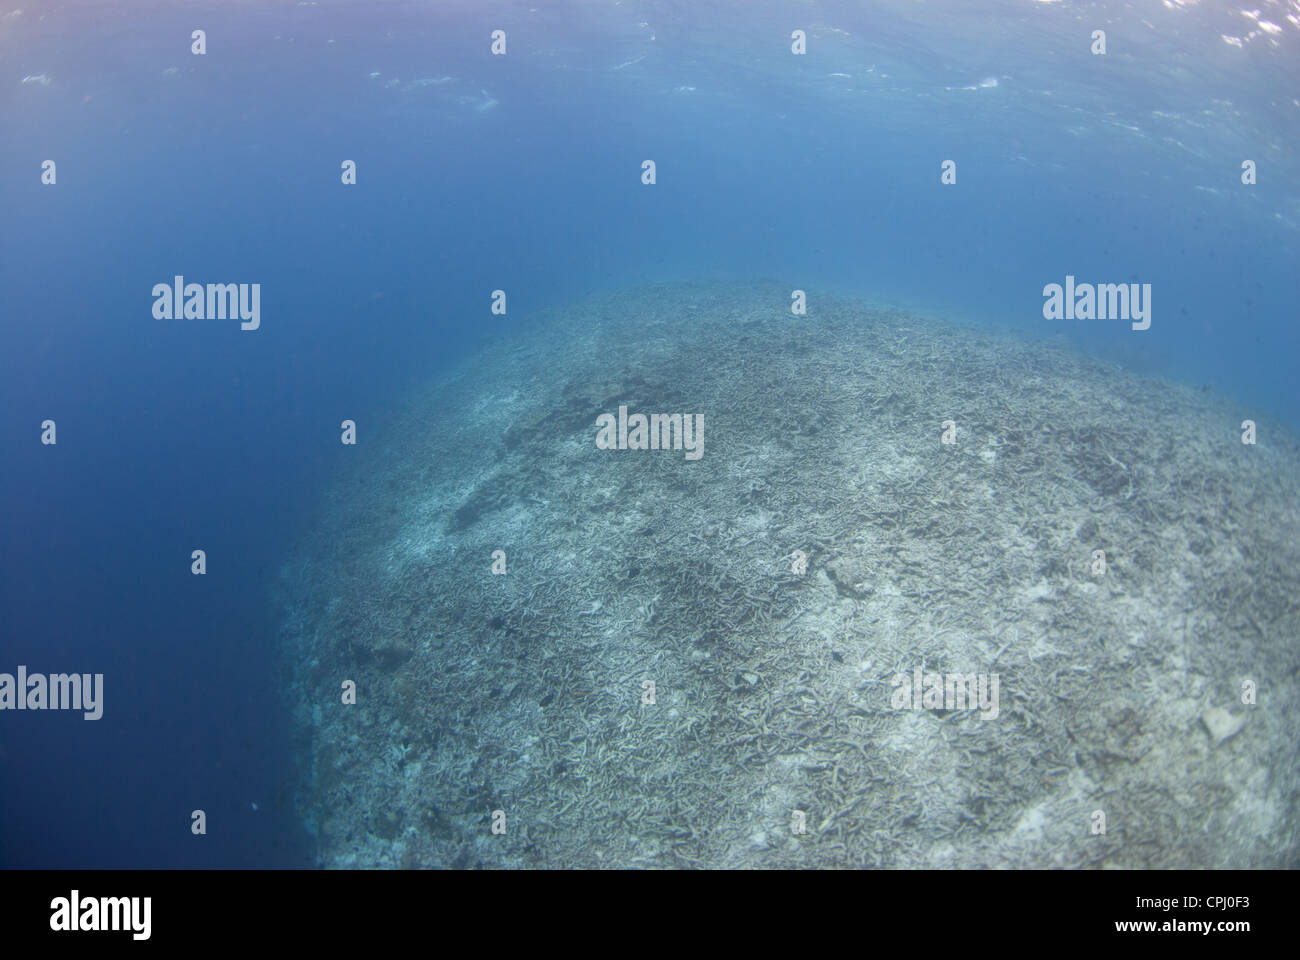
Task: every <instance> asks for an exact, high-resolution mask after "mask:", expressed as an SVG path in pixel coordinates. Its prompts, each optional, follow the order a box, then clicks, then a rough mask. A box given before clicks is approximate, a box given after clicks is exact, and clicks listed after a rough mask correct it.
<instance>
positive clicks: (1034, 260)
mask: <svg viewBox="0 0 1300 960" xmlns="http://www.w3.org/2000/svg"><path fill="white" fill-rule="evenodd" d="M20 5H21V12H19V11H18V8H19V6H20ZM1256 10H1257V11H1258V13H1257V14H1255V15H1253V16H1252V15H1247V14H1248V13H1249V11H1256ZM1243 11H1246V12H1243ZM1298 25H1300V3H1296V2H1295V0H1286V2H1271V0H1256V2H1253V3H1251V4H1248V5H1246V6H1245V7H1243V6H1242V5H1240V4H1232V3H1225V2H1203V3H1182V2H1172V0H1171V2H1169V3H1161V2H1156V0H1152V2H1146V0H1131V2H1127V3H1118V2H1100V3H1074V2H1069V0H1064V2H1060V3H1035V2H1031V0H1016V2H1012V0H999V2H985V0H953V2H930V3H907V2H901V0H890V2H868V3H820V4H787V3H770V2H751V0H745V2H736V3H722V2H715V0H709V2H707V3H633V2H622V3H615V2H584V3H571V4H570V3H551V2H547V0H533V2H532V3H480V2H474V3H468V2H467V3H444V2H439V3H404V2H398V3H325V2H320V3H313V4H305V5H296V6H294V5H278V4H277V5H270V4H247V5H232V4H224V3H223V4H216V3H193V4H186V5H184V7H183V8H180V7H178V5H173V4H156V5H155V4H150V3H132V4H129V5H112V6H108V5H94V4H57V5H55V4H45V3H33V2H23V3H21V4H20V3H19V0H8V2H5V3H0V145H2V146H3V149H2V150H0V211H3V216H2V217H0V279H2V280H3V305H4V308H3V326H2V328H0V330H2V337H3V339H2V340H0V458H2V460H0V503H2V504H3V510H0V672H13V671H14V670H15V668H16V667H17V666H18V665H19V664H24V665H26V666H27V667H28V669H29V670H30V671H42V672H61V671H64V670H76V671H84V672H92V673H101V672H102V673H103V674H104V675H105V678H106V679H105V687H106V693H105V707H104V717H103V718H102V719H100V720H98V721H85V720H82V719H81V718H80V716H79V715H75V714H60V713H54V712H44V713H16V712H10V711H5V712H4V713H0V864H3V865H24V866H74V865H77V866H82V865H84V866H137V865H140V866H210V865H232V866H234V865H259V866H270V865H283V866H288V865H299V864H304V863H307V862H308V861H309V857H310V845H309V838H308V837H307V834H306V832H305V831H304V830H303V828H302V826H301V824H300V823H299V818H298V811H297V810H296V804H295V802H294V799H293V796H292V790H291V785H292V779H293V774H292V760H293V752H294V749H295V748H294V747H293V745H291V743H290V741H289V716H288V708H287V705H286V703H285V697H286V693H285V689H284V675H283V672H282V670H281V668H280V664H279V661H278V659H277V655H276V641H277V629H278V622H277V610H276V609H275V607H274V605H273V603H272V602H271V599H270V596H269V593H270V588H271V585H272V584H273V582H274V579H275V577H276V576H277V573H278V571H279V569H280V566H281V565H282V564H283V563H284V561H285V558H286V556H287V554H288V552H289V551H290V550H291V547H292V544H293V542H294V540H295V537H296V536H298V535H299V534H301V532H302V531H303V530H304V529H305V528H306V527H307V525H309V524H311V523H316V522H321V521H320V519H319V516H318V514H317V513H316V509H317V507H318V499H317V498H318V497H319V495H320V493H321V491H322V490H323V489H324V487H325V485H326V484H327V483H328V481H329V479H330V477H331V476H332V475H333V471H334V470H335V469H336V467H337V466H338V465H339V464H341V463H342V462H343V460H344V458H345V457H347V456H348V454H347V453H346V451H347V450H348V449H349V448H345V447H341V446H340V444H339V443H338V432H339V424H340V422H341V421H342V420H344V419H346V418H350V419H353V420H355V421H357V423H358V424H359V425H360V426H361V430H362V436H363V438H364V437H365V436H366V435H367V433H370V434H371V435H374V433H377V432H378V431H381V430H382V426H383V423H384V421H385V418H386V417H387V416H388V415H389V414H390V413H392V412H394V411H396V410H399V409H401V406H402V402H403V399H404V397H405V396H406V395H407V392H408V391H409V390H411V389H412V388H413V387H415V386H416V385H418V384H421V383H423V382H425V381H427V380H428V378H429V377H430V376H432V375H434V374H436V373H437V372H438V371H439V370H441V369H444V368H446V367H447V365H448V364H450V363H452V362H454V361H455V360H456V359H457V358H458V357H460V356H463V355H464V354H465V353H466V352H467V351H469V350H471V349H474V348H475V347H477V346H479V345H482V344H485V343H492V342H494V341H496V340H499V339H502V338H505V337H508V336H509V335H510V334H511V332H512V331H514V330H516V329H518V328H519V327H520V326H521V325H523V324H526V323H527V317H528V315H529V314H530V312H533V311H535V310H539V309H542V308H546V307H552V306H555V305H557V304H562V303H565V302H567V301H571V300H575V299H578V298H581V297H582V296H584V295H585V294H587V293H589V292H591V291H595V290H607V289H614V288H619V287H623V286H627V285H631V284H635V283H640V282H644V281H653V280H661V279H671V278H689V277H710V276H723V275H734V276H753V277H765V278H775V279H780V280H782V281H783V282H788V283H789V284H790V285H791V286H792V287H799V288H802V289H807V290H810V291H816V290H818V289H822V290H833V291H835V292H837V293H852V294H860V295H862V296H865V297H868V298H871V299H873V300H877V301H887V302H893V303H897V304H900V305H904V306H907V307H909V308H912V309H916V310H921V311H924V312H929V313H933V314H937V315H941V316H944V317H947V318H949V319H953V320H957V321H960V322H966V323H970V324H973V325H988V326H998V327H1002V326H1010V327H1014V328H1017V329H1020V330H1023V331H1025V332H1026V333H1029V334H1031V335H1034V336H1043V337H1056V336H1064V337H1066V338H1067V339H1068V340H1070V341H1071V342H1073V343H1074V344H1076V345H1077V347H1078V348H1079V349H1082V350H1086V351H1090V352H1096V353H1100V354H1103V355H1106V356H1109V357H1112V358H1114V359H1116V360H1118V361H1119V362H1121V363H1124V364H1125V365H1127V366H1130V367H1132V368H1135V369H1139V370H1142V371H1144V372H1148V373H1152V374H1158V375H1161V376H1165V377H1168V378H1172V379H1175V380H1181V381H1186V382H1191V383H1195V384H1198V385H1201V384H1205V385H1211V386H1213V387H1214V388H1217V389H1218V390H1220V391H1223V392H1224V393H1226V394H1228V395H1229V396H1231V397H1233V398H1234V400H1236V401H1238V402H1239V403H1240V405H1241V409H1244V410H1247V411H1258V412H1259V413H1260V414H1271V415H1274V416H1279V417H1284V418H1294V417H1295V416H1296V415H1297V414H1300V386H1298V384H1300V377H1297V376H1296V367H1297V359H1296V358H1297V356H1300V353H1298V352H1297V348H1300V336H1298V335H1297V333H1296V324H1295V303H1296V299H1297V294H1298V293H1300V282H1298V281H1297V276H1298V274H1297V270H1296V265H1297V250H1298V249H1300V187H1297V184H1298V183H1300V161H1298V160H1297V157H1296V153H1295V146H1296V144H1297V143H1300V99H1297V98H1300V83H1297V81H1298V80H1300V26H1298ZM1099 27H1100V28H1103V29H1105V30H1106V32H1107V42H1108V52H1107V54H1106V55H1105V56H1094V55H1092V54H1090V53H1089V44H1090V39H1089V34H1090V33H1091V31H1092V30H1093V29H1096V28H1099ZM196 28H201V29H203V30H205V31H206V34H207V52H206V54H205V55H202V56H195V55H192V54H191V53H190V52H189V49H190V43H191V40H190V33H191V31H192V30H194V29H196ZM498 28H500V29H503V30H505V31H506V34H507V42H508V47H507V54H506V56H504V57H496V56H490V55H489V52H488V45H489V40H490V34H491V31H492V30H494V29H498ZM795 29H803V30H805V31H807V34H808V53H807V54H806V55H804V56H793V55H792V54H791V52H790V43H791V40H790V34H791V31H792V30H795ZM372 74H374V76H372ZM835 74H845V75H847V76H835ZM990 80H995V81H996V84H992V83H988V82H987V81H990ZM50 159H53V160H54V161H55V162H56V164H57V183H56V184H55V185H45V184H42V182H41V165H42V163H43V162H44V161H46V160H50ZM646 159H652V160H654V161H655V163H656V165H657V174H658V180H657V183H656V184H655V185H654V186H653V187H647V186H643V185H642V184H641V183H640V181H639V177H640V172H641V163H642V161H643V160H646ZM345 160H353V161H355V162H356V164H357V169H358V184H357V185H356V186H343V185H341V184H340V164H341V163H342V162H343V161H345ZM945 160H953V161H955V162H956V164H957V183H956V185H953V186H943V185H941V184H940V182H939V175H940V164H941V163H942V162H943V161H945ZM1243 160H1253V161H1255V163H1256V164H1257V167H1258V183H1257V184H1255V185H1253V186H1246V185H1243V184H1242V183H1241V180H1240V175H1241V163H1242V161H1243ZM177 274H179V275H183V276H185V277H186V278H187V279H189V280H192V281H195V282H200V283H206V282H247V283H260V284H261V290H262V309H261V327H260V329H258V330H256V331H241V330H240V328H239V324H238V322H237V321H231V320H156V319H154V317H153V315H152V309H151V308H152V302H153V301H152V295H151V289H152V287H153V285H154V284H155V283H170V282H171V280H172V278H173V276H175V275H177ZM1067 274H1072V275H1074V276H1076V277H1077V278H1078V279H1079V280H1080V281H1088V282H1102V283H1105V282H1117V283H1123V282H1143V283H1151V284H1152V288H1153V318H1152V324H1151V328H1150V330H1148V331H1145V332H1134V331H1131V330H1130V329H1129V325H1128V324H1127V323H1125V322H1116V321H1070V322H1064V321H1055V322H1053V321H1046V320H1044V319H1043V317H1042V313H1041V310H1042V301H1043V295H1042V288H1043V286H1044V285H1045V284H1049V283H1062V282H1063V281H1064V278H1065V276H1066V275H1067ZM498 288H504V289H506V290H507V291H508V294H509V312H508V315H507V316H506V317H499V316H493V315H492V314H491V313H490V312H489V305H490V302H489V296H490V294H491V291H493V290H495V289H498ZM1233 415H1234V416H1235V411H1234V413H1233ZM46 418H50V419H53V420H55V421H56V422H57V428H58V443H57V445H55V446H52V447H51V446H44V445H42V444H41V443H40V442H39V440H40V430H41V427H40V425H41V423H42V421H43V420H45V419H46ZM1231 426H1233V424H1229V427H1231ZM196 548H201V549H203V550H205V551H206V552H207V556H208V572H207V574H206V575H205V576H202V577H197V576H193V575H191V573H190V569H189V565H190V553H191V551H192V550H194V549H196ZM195 809H203V810H205V811H206V813H207V815H208V833H207V835H206V836H203V837H195V836H192V835H191V834H190V830H189V825H190V812H191V811H192V810H195Z"/></svg>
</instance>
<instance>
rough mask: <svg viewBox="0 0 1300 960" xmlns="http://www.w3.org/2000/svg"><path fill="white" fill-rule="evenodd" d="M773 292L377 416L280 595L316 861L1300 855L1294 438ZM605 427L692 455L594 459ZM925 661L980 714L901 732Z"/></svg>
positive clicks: (1242, 409) (1160, 392) (553, 352)
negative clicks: (906, 689)
mask: <svg viewBox="0 0 1300 960" xmlns="http://www.w3.org/2000/svg"><path fill="white" fill-rule="evenodd" d="M789 304H790V290H789V289H788V288H785V287H780V286H776V285H765V284H746V285H726V284H673V285H664V286H654V287H647V288H640V289H636V290H629V291H625V292H621V293H617V294H609V295H604V296H600V297H596V298H594V299H592V300H590V301H588V302H585V303H581V304H577V305H573V306H569V307H566V308H565V309H563V310H557V311H553V312H551V313H549V314H545V315H541V316H538V317H535V318H532V319H530V320H529V321H528V322H527V323H526V324H524V325H523V326H522V328H521V329H522V332H518V333H515V334H513V335H511V336H510V337H508V338H503V339H502V340H501V341H500V342H498V343H495V344H493V345H492V346H491V348H489V349H488V350H485V351H484V352H483V353H482V354H481V355H479V356H477V357H475V358H473V359H472V360H469V361H466V362H464V363H463V364H461V365H460V366H459V367H457V368H456V370H455V371H454V373H453V374H451V375H449V376H444V377H442V378H440V379H439V380H438V382H437V383H435V384H432V385H430V386H429V387H428V388H427V389H426V390H424V391H422V392H420V393H419V394H418V395H416V396H413V397H412V398H411V402H410V404H409V407H408V408H407V409H406V411H405V413H404V414H403V415H402V416H401V417H400V418H398V419H396V420H394V421H392V422H390V423H386V424H379V423H364V424H361V425H360V428H361V436H362V441H361V442H360V443H359V444H358V445H357V446H356V447H354V448H348V456H349V458H350V459H351V461H352V462H351V465H350V466H349V467H348V468H347V470H346V471H345V472H344V474H343V475H341V476H339V477H336V478H334V479H333V480H332V482H331V483H330V484H329V487H328V490H327V491H326V493H325V494H324V496H323V499H322V502H321V504H320V509H319V521H318V522H317V523H316V525H315V526H314V527H313V529H312V532H311V534H310V536H308V537H306V538H304V540H303V542H302V543H301V544H300V549H299V551H298V553H297V555H296V556H295V557H294V558H293V559H292V561H291V562H289V563H288V564H286V566H285V568H284V570H283V572H282V576H281V579H280V582H279V584H278V593H279V596H278V602H279V603H280V604H281V606H282V609H283V610H284V617H285V627H284V634H283V639H284V650H285V654H286V657H287V660H288V663H289V669H290V670H291V672H292V691H293V696H294V700H295V703H296V704H297V706H298V716H297V720H298V724H299V729H298V733H299V740H298V743H299V750H300V754H301V757H302V771H301V787H300V809H301V810H302V813H303V817H304V820H305V822H306V823H307V825H308V826H309V828H310V829H311V830H312V831H313V832H314V834H315V836H316V840H317V847H318V857H319V860H320V862H321V863H322V864H324V865H326V866H331V867H348V866H375V865H378V866H392V867H398V866H402V867H423V866H442V867H525V866H537V867H549V868H556V867H647V868H659V867H701V866H710V867H926V866H929V867H978V866H991V867H993V866H999V867H1000V866H1025V867H1286V866H1290V867H1294V866H1297V865H1298V864H1300V857H1298V854H1297V822H1298V818H1297V813H1298V810H1297V805H1298V803H1300V771H1298V769H1297V750H1296V745H1295V744H1296V736H1297V733H1298V732H1300V723H1298V721H1300V702H1298V699H1300V688H1298V685H1297V673H1298V672H1300V644H1298V643H1297V636H1300V592H1298V591H1297V581H1298V580H1300V575H1298V574H1297V571H1300V520H1298V518H1297V504H1300V452H1298V450H1297V443H1296V437H1295V435H1294V434H1293V433H1291V432H1290V431H1289V429H1288V428H1287V427H1285V426H1284V425H1282V424H1281V423H1278V422H1274V421H1271V420H1269V419H1268V418H1267V417H1266V416H1263V415H1262V414H1261V413H1260V412H1259V411H1258V410H1254V409H1251V408H1249V407H1246V406H1243V405H1241V404H1240V403H1238V402H1236V401H1233V400H1230V399H1227V398H1225V397H1223V396H1221V395H1218V394H1215V393H1209V392H1204V391H1199V390H1195V389H1192V388H1190V387H1186V386H1179V385H1175V384H1172V383H1169V382H1166V381H1158V380H1153V379H1145V378H1139V377H1136V376H1134V375H1132V374H1129V373H1126V372H1124V371H1123V370H1121V369H1119V368H1117V367H1114V366H1111V365H1108V364H1104V363H1101V362H1098V361H1096V360H1093V359H1089V358H1086V357H1083V356H1080V355H1077V354H1075V353H1073V352H1070V351H1069V350H1066V349H1063V348H1061V347H1059V346H1053V345H1051V344H1050V343H1048V342H1046V341H1039V340H1028V339H1023V338H1013V337H1007V336H995V335H992V334H990V333H987V332H983V331H979V330H976V329H972V328H969V327H963V326H955V325H951V324H949V323H944V322H939V321H936V320H934V319H926V318H921V317H917V316H911V315H907V314H904V313H900V312H897V311H890V310H881V309H874V308H869V307H867V306H864V305H862V304H857V303H854V302H848V301H843V300H830V299H828V298H826V297H823V296H819V295H816V294H815V293H814V295H813V297H812V300H811V304H810V308H809V312H808V315H807V316H806V317H794V316H792V315H791V313H790V309H789ZM620 405H625V406H627V407H628V408H629V410H630V411H631V412H634V413H635V412H641V413H647V414H649V413H668V414H672V413H681V414H700V415H702V416H703V420H704V447H703V451H704V452H703V456H702V457H701V458H700V459H698V460H694V461H693V460H689V459H687V458H686V457H685V456H684V455H683V451H679V450H601V449H597V446H596V443H595V438H596V418H597V416H599V415H600V414H602V413H614V414H617V411H618V408H619V406H620ZM1247 419H1250V420H1254V421H1256V423H1257V429H1258V442H1257V443H1256V444H1254V445H1246V444H1243V443H1242V440H1241V436H1242V428H1241V424H1242V421H1243V420H1247ZM945 420H951V421H953V422H954V424H955V427H956V442H955V443H952V444H944V443H942V442H941V438H942V434H943V426H942V424H943V421H945ZM498 550H500V551H504V554H505V562H506V573H505V574H504V575H501V574H494V573H493V572H492V568H493V552H494V551H498ZM1098 550H1101V551H1104V552H1105V553H1104V558H1105V569H1104V572H1099V570H1100V568H1099V566H1098V565H1097V563H1096V560H1097V558H1098V555H1097V554H1095V553H1094V551H1098ZM795 551H803V552H804V554H806V557H807V571H806V573H803V574H802V575H800V574H799V573H797V572H796V571H795V569H794V567H795V563H796V560H797V555H796V554H795ZM917 667H922V668H923V670H924V671H925V672H926V673H929V672H932V671H933V672H938V673H943V674H951V673H960V674H963V675H965V674H984V675H992V674H997V675H998V678H999V709H998V712H997V715H996V717H994V716H992V715H991V714H988V715H987V716H982V715H981V712H980V711H979V710H978V709H977V710H970V709H966V710H961V709H956V710H951V711H949V710H943V709H903V710H896V709H894V708H893V705H892V703H891V699H892V694H893V693H894V692H895V690H894V687H893V685H892V683H891V681H892V679H893V678H894V677H895V676H896V675H898V674H904V675H907V676H909V677H911V676H912V675H913V671H914V669H915V668H917ZM349 680H351V681H355V683H356V685H357V703H356V704H355V705H344V704H343V703H342V702H341V693H342V685H343V684H344V682H345V681H349ZM645 681H653V700H654V702H653V703H647V702H643V701H644V700H646V699H649V697H648V694H649V692H650V691H649V690H648V689H647V685H646V684H645ZM1243 689H1245V690H1246V691H1247V692H1249V691H1250V690H1251V689H1254V690H1255V691H1256V693H1255V696H1254V699H1255V702H1254V703H1253V704H1252V703H1243ZM1246 699H1247V700H1249V699H1250V698H1249V697H1246ZM801 820H802V821H805V822H806V829H805V830H804V831H803V832H802V833H801V832H798V831H797V830H796V829H793V828H794V827H796V826H797V825H798V823H799V822H800V821H801ZM494 824H496V825H497V829H498V830H499V829H500V828H501V826H504V832H494V829H493V827H494ZM1102 826H1104V832H1102V830H1101V829H1100V828H1101V827H1102Z"/></svg>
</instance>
